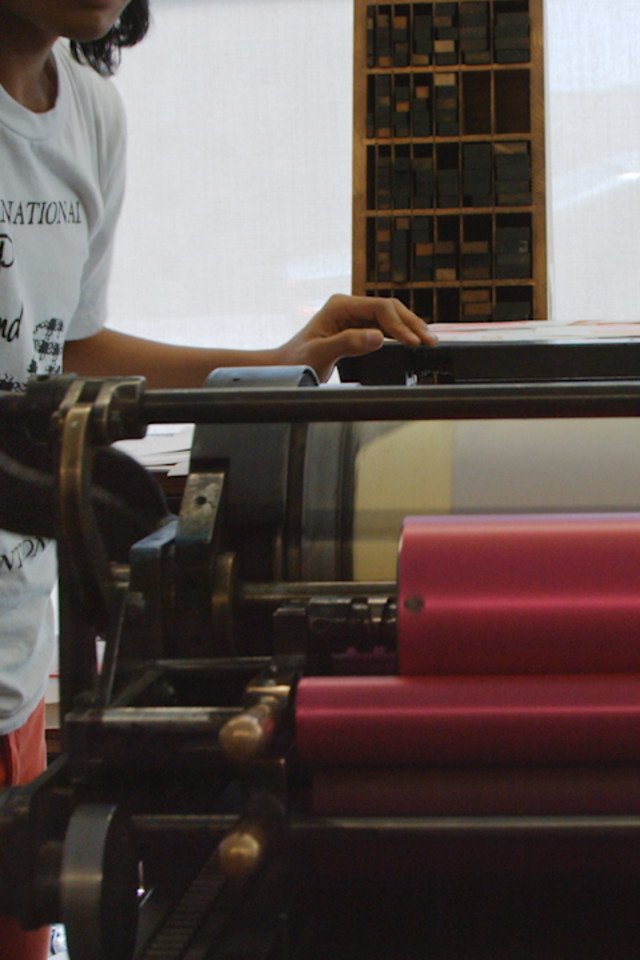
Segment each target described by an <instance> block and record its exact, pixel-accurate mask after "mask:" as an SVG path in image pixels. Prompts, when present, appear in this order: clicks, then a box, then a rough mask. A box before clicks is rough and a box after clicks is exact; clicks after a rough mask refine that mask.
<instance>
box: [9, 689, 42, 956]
mask: <svg viewBox="0 0 640 960" xmlns="http://www.w3.org/2000/svg"><path fill="white" fill-rule="evenodd" d="M46 762H47V753H46V746H45V739H44V700H43V701H42V702H41V703H40V704H39V706H38V707H36V709H35V710H34V711H33V713H32V714H31V716H30V717H29V719H28V720H27V722H26V723H25V724H23V726H21V727H19V728H18V730H15V731H14V732H13V733H8V734H6V735H5V736H3V737H0V787H9V786H23V785H24V784H27V783H29V782H30V781H31V780H34V779H35V777H37V776H38V774H39V773H42V771H43V770H44V768H45V766H46ZM49 936H50V932H49V927H42V928H41V929H40V930H30V931H28V932H27V931H25V930H23V929H22V927H21V926H20V924H19V923H18V922H17V920H7V919H5V918H4V917H0V960H46V958H47V956H48V953H49Z"/></svg>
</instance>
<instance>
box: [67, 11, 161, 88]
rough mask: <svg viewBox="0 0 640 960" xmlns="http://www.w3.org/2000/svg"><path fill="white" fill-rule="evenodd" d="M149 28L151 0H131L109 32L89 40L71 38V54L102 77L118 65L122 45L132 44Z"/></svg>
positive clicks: (131, 45)
mask: <svg viewBox="0 0 640 960" xmlns="http://www.w3.org/2000/svg"><path fill="white" fill-rule="evenodd" d="M148 28H149V0H131V2H130V3H129V4H128V6H126V7H125V8H124V10H123V11H122V13H121V15H120V19H119V20H118V22H117V23H115V24H114V25H113V27H112V28H111V30H110V31H109V33H107V34H106V35H105V36H104V37H101V38H100V39H99V40H92V41H90V42H89V43H79V42H78V41H76V40H72V41H71V53H72V54H73V56H74V58H75V59H76V60H77V61H78V62H79V63H86V64H88V65H89V66H90V67H93V69H94V70H97V72H98V73H100V74H102V75H103V76H109V75H110V74H112V73H115V71H116V70H117V68H118V65H119V63H120V51H121V49H122V47H133V46H134V45H135V44H136V43H138V42H139V41H140V40H142V38H143V37H144V35H145V33H146V32H147V30H148Z"/></svg>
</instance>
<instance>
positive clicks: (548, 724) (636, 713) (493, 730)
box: [296, 674, 640, 766]
mask: <svg viewBox="0 0 640 960" xmlns="http://www.w3.org/2000/svg"><path fill="white" fill-rule="evenodd" d="M296 747H297V751H298V754H299V756H300V759H301V760H304V761H308V762H309V763H311V764H323V765H332V766H341V765H358V764H360V765H376V766H380V765H382V766H385V765H389V764H392V765H395V766H400V765H403V764H447V765H449V766H456V765H465V764H474V765H477V764H508V763H542V764H547V763H554V764H555V763H574V764H580V763H587V764H592V763H605V764H614V763H623V764H624V763H639V762H640V675H639V674H628V675H625V676H623V675H613V674H612V675H605V676H594V675H589V674H582V675H576V676H558V675H550V676H518V677H516V676H478V677H468V676H467V677H442V676H441V677H435V676H434V677H305V678H304V679H302V680H301V681H300V683H299V685H298V689H297V695H296Z"/></svg>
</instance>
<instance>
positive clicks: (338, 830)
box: [289, 814, 640, 838]
mask: <svg viewBox="0 0 640 960" xmlns="http://www.w3.org/2000/svg"><path fill="white" fill-rule="evenodd" d="M289 826H290V829H291V830H292V832H293V833H295V834H297V835H299V836H308V837H310V838H311V837H313V836H314V835H317V836H318V837H324V838H326V837H329V836H334V837H335V836H339V835H348V834H354V835H355V834H386V835H393V834H411V833H416V834H422V835H425V836H434V837H435V836H440V837H442V836H456V837H462V836H486V835H490V836H515V837H519V836H530V835H536V834H542V833H544V834H547V835H549V834H551V835H554V836H555V835H569V836H613V835H623V836H629V837H635V838H638V837H640V816H638V815H635V814H628V815H615V816H542V815H541V816H513V817H509V816H495V817H471V816H469V817H447V816H444V817H318V818H308V819H305V818H300V819H293V820H292V821H291V822H290V824H289Z"/></svg>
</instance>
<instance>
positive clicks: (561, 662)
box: [398, 513, 640, 676]
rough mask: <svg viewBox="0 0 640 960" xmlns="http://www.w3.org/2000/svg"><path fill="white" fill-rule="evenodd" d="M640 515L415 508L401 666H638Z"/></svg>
mask: <svg viewBox="0 0 640 960" xmlns="http://www.w3.org/2000/svg"><path fill="white" fill-rule="evenodd" d="M639 588H640V514H637V513H633V514H630V513H619V514H554V515H547V514H545V515H541V514H540V515H535V514H533V515H522V516H521V515H495V516H494V515H486V516H437V517H409V518H408V519H407V520H405V523H404V526H403V531H402V539H401V545H400V555H399V566H398V655H399V671H400V673H401V674H403V675H405V676H416V675H428V674H439V675H442V674H522V673H527V674H538V673H605V672H609V673H618V672H619V673H624V672H627V671H629V672H640V589H639Z"/></svg>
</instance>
